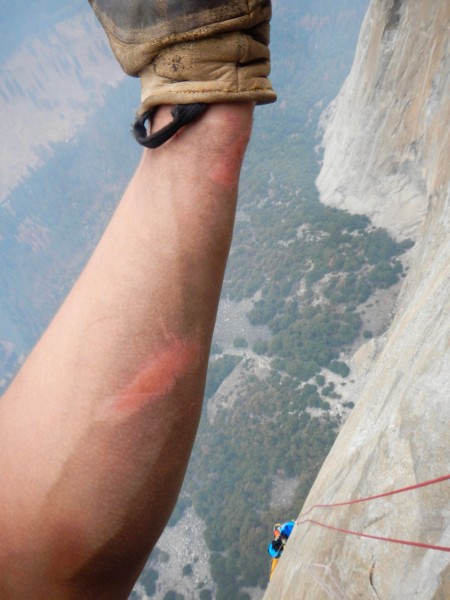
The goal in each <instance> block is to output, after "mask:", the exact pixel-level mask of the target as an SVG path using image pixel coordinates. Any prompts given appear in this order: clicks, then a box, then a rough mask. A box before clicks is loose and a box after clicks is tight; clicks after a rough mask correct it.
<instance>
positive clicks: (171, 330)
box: [0, 104, 252, 600]
mask: <svg viewBox="0 0 450 600" xmlns="http://www.w3.org/2000/svg"><path fill="white" fill-rule="evenodd" d="M251 118H252V106H251V105H250V104H237V105H215V106H211V107H210V108H209V109H208V110H207V112H206V114H205V115H204V116H203V117H202V118H201V119H200V120H199V121H198V122H196V123H195V124H193V125H191V126H189V127H188V128H186V130H184V131H183V132H181V135H179V136H177V137H176V138H175V139H173V140H172V141H171V142H170V143H169V144H167V145H166V146H163V147H162V148H160V149H158V150H156V151H145V152H144V155H143V158H142V161H141V163H140V165H139V167H138V169H137V171H136V173H135V175H134V177H133V179H132V180H131V182H130V184H129V187H128V189H127V191H126V192H125V194H124V197H123V199H122V201H121V203H120V205H119V207H118V209H117V211H116V213H115V215H114V217H113V219H112V221H111V223H110V224H109V226H108V228H107V230H106V232H105V234H104V236H103V238H102V240H101V241H100V243H99V245H98V247H97V249H96V250H95V252H94V254H93V256H92V258H91V260H90V262H89V264H88V265H87V267H86V269H85V270H84V272H83V273H82V275H81V277H80V279H79V281H78V282H77V283H76V285H75V286H74V288H73V290H72V292H71V293H70V295H69V297H68V298H67V300H66V302H65V303H64V305H63V306H62V308H61V309H60V311H59V312H58V314H57V316H56V317H55V319H54V321H53V322H52V324H51V325H50V327H49V328H48V330H47V332H46V333H45V334H44V336H43V337H42V339H41V341H40V342H39V343H38V345H37V346H36V348H35V349H34V351H33V352H32V354H31V355H30V357H29V359H28V360H27V362H26V364H25V365H24V367H23V368H22V370H21V372H20V373H19V374H18V376H17V377H16V379H15V381H14V382H13V384H12V385H11V387H10V388H9V390H8V391H7V393H6V394H5V396H4V398H3V399H2V401H1V403H0V444H1V448H0V463H1V468H0V473H1V477H2V484H1V487H0V597H2V598H5V599H9V598H11V599H16V598H18V599H19V598H20V599H22V598H28V597H33V598H35V599H40V598H42V599H44V598H45V600H51V599H53V598H55V599H56V598H58V599H64V598H83V599H89V598H96V599H99V598H108V600H113V599H114V598H125V597H126V596H127V594H128V592H129V591H130V589H131V587H132V585H133V582H134V580H135V579H136V578H137V576H138V574H139V572H140V570H141V569H142V567H143V566H144V563H145V560H146V557H147V555H148V553H149V551H150V550H151V548H152V547H153V545H154V544H155V542H156V540H157V539H158V537H159V535H160V534H161V531H162V529H163V528H164V526H165V523H166V521H167V519H168V517H169V515H170V513H171V511H172V509H173V506H174V503H175V501H176V498H177V495H178V492H179V489H180V486H181V482H182V479H183V476H184V473H185V469H186V465H187V461H188V459H189V454H190V451H191V447H192V444H193V440H194V437H195V433H196V429H197V425H198V419H199V415H200V411H201V402H202V397H203V389H204V380H205V374H206V366H207V360H208V354H209V346H210V340H211V335H212V330H213V327H214V321H215V315H216V310H217V305H218V300H219V295H220V289H221V284H222V278H223V272H224V269H225V264H226V260H227V256H228V250H229V245H230V241H231V234H232V228H233V221H234V213H235V203H236V196H237V186H238V178H239V171H240V166H241V161H242V157H243V154H244V151H245V148H246V144H247V141H248V137H249V134H250V128H251Z"/></svg>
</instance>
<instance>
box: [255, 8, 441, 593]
mask: <svg viewBox="0 0 450 600" xmlns="http://www.w3.org/2000/svg"><path fill="white" fill-rule="evenodd" d="M449 31H450V4H449V3H448V1H447V0H420V2H417V1H416V0H403V1H401V0H373V1H372V3H371V5H370V7H369V10H368V13H367V16H366V19H365V22H364V25H363V28H362V31H361V36H360V41H359V46H358V49H357V53H356V57H355V62H354V65H353V68H352V72H351V74H350V76H349V78H348V80H347V82H346V83H345V85H344V87H343V89H342V91H341V93H340V95H339V97H338V98H337V100H336V101H335V102H334V104H333V106H332V107H331V109H330V110H329V111H328V115H327V119H326V125H325V126H326V129H325V136H324V145H325V155H324V164H323V170H322V172H321V174H320V177H319V180H318V185H319V188H320V191H321V195H322V199H323V200H324V201H325V202H329V203H331V204H334V205H336V206H339V207H341V208H346V209H348V210H350V211H351V212H364V213H366V214H368V215H369V216H370V217H371V218H372V219H373V220H374V222H375V223H376V224H377V225H382V226H385V227H388V228H389V229H390V230H391V232H393V233H394V234H395V235H397V236H398V237H400V238H404V237H406V236H413V237H414V239H415V241H416V244H415V247H414V248H413V250H412V251H411V256H410V263H411V267H410V270H409V273H408V275H407V277H406V279H405V280H404V284H403V288H402V291H401V294H400V297H399V300H398V303H397V307H396V312H395V316H394V319H393V321H392V323H391V325H390V327H389V329H388V330H387V332H386V333H385V334H384V336H383V337H382V338H379V339H374V340H371V341H370V342H369V343H368V344H367V345H365V346H363V347H362V348H361V349H360V350H359V351H358V352H357V354H356V355H355V356H354V358H353V369H352V374H351V376H350V377H351V378H352V377H354V378H356V379H358V378H359V379H360V383H361V385H360V386H357V387H358V389H361V390H362V391H361V392H360V394H359V396H358V397H357V398H356V397H355V398H354V399H353V400H354V402H355V404H356V406H355V408H354V410H353V412H352V413H351V415H350V417H349V418H348V420H347V422H346V424H345V425H344V427H343V429H342V431H341V433H340V434H339V436H338V439H337V441H336V443H335V445H334V446H333V448H332V450H331V452H330V454H329V456H328V458H327V460H326V461H325V463H324V465H323V468H322V470H321V472H320V473H319V476H318V478H317V480H316V482H315V484H314V486H313V488H312V490H311V492H310V495H309V497H308V499H307V500H306V503H305V506H304V508H303V511H305V510H307V509H309V508H310V507H311V506H313V505H314V504H316V503H336V502H342V501H347V500H351V499H356V498H362V497H367V496H371V495H374V494H379V493H382V492H385V491H390V490H394V489H398V488H402V487H405V486H410V485H413V484H415V483H418V482H423V481H426V480H430V479H433V478H437V477H440V476H443V475H446V474H449V473H450V453H449V449H448V442H449V439H450V438H449V431H450V402H449V398H450V367H449V340H450V335H449V333H450V331H449V330H450V328H449V321H450V310H449V290H450V235H449V233H450V206H449V205H450V203H449V196H450V186H449V180H450V177H449V175H450V155H449V151H450V144H449V140H448V134H449V123H450V90H449V85H450V84H449V81H450V36H449ZM308 518H310V519H314V520H317V521H319V522H322V523H325V524H330V525H333V526H336V527H339V528H342V529H347V530H351V531H355V532H364V533H367V534H371V535H378V536H384V537H391V538H397V539H404V540H410V541H418V542H424V543H428V544H433V545H439V546H447V547H450V482H449V481H446V482H443V483H439V484H436V485H432V486H429V487H423V488H420V489H418V490H415V491H410V492H405V493H402V494H398V495H394V496H390V497H385V498H381V499H378V500H373V501H371V502H364V503H360V504H354V505H351V506H345V507H340V508H333V509H331V508H317V509H315V510H314V511H313V512H312V513H311V514H310V515H308ZM329 598H332V599H339V600H341V599H342V600H343V599H349V600H353V599H356V598H360V599H363V600H366V599H367V600H370V599H374V600H376V599H378V600H397V599H398V598H417V600H445V599H447V598H450V554H449V553H445V552H440V551H437V550H427V549H423V548H418V547H413V546H407V545H400V544H394V543H386V542H382V541H378V540H370V539H365V538H361V537H357V536H352V535H346V534H343V533H339V532H336V531H332V530H329V529H325V528H322V527H320V526H318V525H315V524H312V523H304V524H303V525H300V526H298V527H297V528H296V530H295V531H294V533H293V535H292V537H291V539H290V541H289V543H288V545H287V547H286V550H285V553H284V554H283V557H282V558H281V560H280V563H279V565H278V567H277V569H276V571H275V574H274V576H273V578H272V581H271V583H270V585H269V587H268V590H267V592H266V595H265V599H266V600H281V599H289V600H290V599H299V600H300V599H302V600H306V599H308V600H312V599H314V600H321V599H329Z"/></svg>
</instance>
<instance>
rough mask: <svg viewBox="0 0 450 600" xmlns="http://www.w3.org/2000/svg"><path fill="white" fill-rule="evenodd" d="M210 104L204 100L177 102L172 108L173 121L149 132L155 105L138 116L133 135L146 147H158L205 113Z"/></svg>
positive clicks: (155, 108) (155, 109)
mask: <svg viewBox="0 0 450 600" xmlns="http://www.w3.org/2000/svg"><path fill="white" fill-rule="evenodd" d="M207 106H208V105H207V104H205V103H204V102H196V103H195V104H177V105H176V106H174V107H173V108H172V111H171V112H172V117H173V119H172V121H171V122H170V123H168V124H167V125H166V126H165V127H162V128H161V129H160V130H159V131H155V132H154V133H150V134H147V127H146V123H147V121H149V122H150V126H151V125H152V120H153V117H154V115H155V112H156V111H157V108H158V107H157V106H154V107H153V108H151V109H150V110H148V111H147V112H145V113H144V114H143V115H141V116H140V117H138V118H137V119H136V121H135V122H134V125H133V135H134V137H135V138H136V141H137V142H139V143H140V144H141V145H142V146H145V147H146V148H158V146H161V145H162V144H164V143H165V142H167V140H169V139H170V138H171V137H172V136H173V135H175V134H176V132H177V131H178V130H179V129H181V127H184V125H188V124H189V123H191V122H192V121H194V120H195V119H197V118H198V117H199V116H200V115H201V114H203V113H204V112H205V110H206V107H207Z"/></svg>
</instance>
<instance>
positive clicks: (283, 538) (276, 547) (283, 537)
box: [267, 521, 295, 558]
mask: <svg viewBox="0 0 450 600" xmlns="http://www.w3.org/2000/svg"><path fill="white" fill-rule="evenodd" d="M294 525H295V521H287V522H286V523H283V525H280V523H277V524H276V525H275V527H274V530H273V540H272V541H271V542H270V544H269V546H268V547H267V552H268V553H269V554H270V556H271V557H272V558H280V556H281V554H282V553H283V550H284V547H285V545H286V542H287V541H288V539H289V536H290V535H291V533H292V530H293V529H294Z"/></svg>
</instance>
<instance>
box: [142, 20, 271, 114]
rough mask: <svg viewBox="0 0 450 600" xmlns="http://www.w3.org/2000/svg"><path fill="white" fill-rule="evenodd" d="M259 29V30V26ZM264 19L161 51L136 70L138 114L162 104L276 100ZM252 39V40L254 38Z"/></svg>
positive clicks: (266, 26) (261, 102) (259, 102)
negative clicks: (243, 28) (251, 27)
mask: <svg viewBox="0 0 450 600" xmlns="http://www.w3.org/2000/svg"><path fill="white" fill-rule="evenodd" d="M262 29H263V31H262ZM266 29H268V24H265V26H259V27H258V28H257V29H255V30H254V31H253V33H254V35H255V37H253V35H250V32H240V31H238V32H232V33H225V34H220V35H217V36H214V37H212V38H207V39H203V40H197V41H191V42H187V43H183V44H177V45H175V46H171V47H169V48H165V49H164V50H161V51H160V52H159V53H158V55H157V56H156V57H154V59H153V61H152V62H151V63H150V64H149V65H147V66H146V67H145V68H144V69H143V70H142V71H141V72H140V74H139V76H140V79H141V86H142V93H141V104H140V106H139V109H138V115H142V114H144V113H146V112H148V110H149V109H151V108H152V107H154V106H158V105H161V104H192V103H197V102H205V103H208V104H210V103H217V102H245V101H252V102H256V103H257V104H267V103H270V102H274V101H275V100H276V94H275V92H274V91H273V89H272V85H271V83H270V81H269V80H268V78H267V77H268V75H269V72H270V51H269V49H268V47H267V46H266V44H265V43H263V42H260V41H258V38H259V39H264V37H265V35H267V33H266V31H265V30H266ZM255 38H256V39H255Z"/></svg>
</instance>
